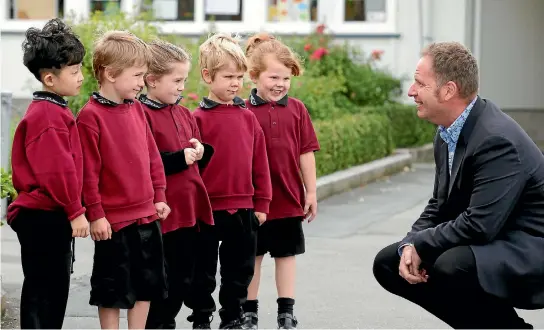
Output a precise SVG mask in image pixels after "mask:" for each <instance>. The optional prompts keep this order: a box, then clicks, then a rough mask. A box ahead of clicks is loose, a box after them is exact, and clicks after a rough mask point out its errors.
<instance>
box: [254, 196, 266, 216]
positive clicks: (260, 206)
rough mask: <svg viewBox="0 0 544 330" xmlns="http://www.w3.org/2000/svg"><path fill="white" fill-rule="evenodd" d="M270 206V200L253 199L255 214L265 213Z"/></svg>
mask: <svg viewBox="0 0 544 330" xmlns="http://www.w3.org/2000/svg"><path fill="white" fill-rule="evenodd" d="M269 206H270V200H269V199H266V198H255V199H253V209H254V211H255V212H261V213H267V214H268V211H269V210H268V208H269Z"/></svg>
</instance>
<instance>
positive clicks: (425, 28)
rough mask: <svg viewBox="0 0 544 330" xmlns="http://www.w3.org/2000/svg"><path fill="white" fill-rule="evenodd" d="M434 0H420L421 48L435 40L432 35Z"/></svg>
mask: <svg viewBox="0 0 544 330" xmlns="http://www.w3.org/2000/svg"><path fill="white" fill-rule="evenodd" d="M433 3H434V2H433V0H418V7H419V46H420V47H419V48H420V49H423V48H424V47H425V46H426V45H427V44H429V43H431V42H433V41H434V38H433V37H432V35H431V33H432V27H433V8H434V6H433Z"/></svg>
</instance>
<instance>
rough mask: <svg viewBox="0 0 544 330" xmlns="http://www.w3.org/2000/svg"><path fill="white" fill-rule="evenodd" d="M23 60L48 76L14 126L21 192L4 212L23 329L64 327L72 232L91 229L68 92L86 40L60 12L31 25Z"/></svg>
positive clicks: (73, 91) (75, 89) (74, 85)
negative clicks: (17, 262) (14, 243)
mask: <svg viewBox="0 0 544 330" xmlns="http://www.w3.org/2000/svg"><path fill="white" fill-rule="evenodd" d="M23 51H24V55H23V62H24V64H25V66H26V67H27V68H28V70H29V71H30V72H31V73H32V74H33V75H34V76H35V77H36V79H38V80H39V81H40V82H41V83H42V84H43V91H39V92H35V93H34V95H33V99H32V102H31V103H30V106H29V107H28V110H27V111H26V113H25V115H24V117H23V119H22V120H21V122H20V123H19V125H18V126H17V129H16V130H15V136H14V137H13V148H12V156H11V165H12V175H13V186H14V188H15V189H16V190H17V193H18V197H17V198H16V199H15V201H14V202H13V203H12V204H10V206H9V208H8V214H7V218H8V219H7V220H8V223H9V224H10V225H11V227H12V228H13V230H14V231H15V232H16V233H17V237H18V239H19V243H20V244H21V264H22V266H23V274H24V281H23V289H22V293H21V310H20V313H21V317H20V322H21V323H20V325H21V329H51V328H53V329H60V328H61V327H62V324H63V321H64V314H65V312H66V302H67V301H68V292H69V288H70V266H71V262H73V245H72V246H71V244H70V243H71V242H72V243H74V241H73V237H87V236H88V235H89V223H88V222H87V219H86V218H85V208H84V207H83V206H82V203H81V189H82V172H83V162H82V156H81V146H80V144H79V135H78V133H77V127H76V123H75V120H74V116H73V114H72V112H71V111H70V109H68V107H67V103H66V101H65V100H64V98H63V97H64V96H74V95H77V94H79V89H80V87H81V83H82V82H83V74H82V73H81V62H82V61H83V57H84V56H85V48H84V47H83V45H82V44H81V42H80V41H79V39H78V38H77V36H76V35H75V34H74V33H73V32H72V31H71V30H70V28H69V27H68V26H66V25H65V24H64V23H63V22H62V21H61V20H59V19H53V20H50V21H49V22H47V23H46V24H45V26H44V28H43V29H42V30H39V29H36V28H30V29H28V30H27V31H26V38H25V41H24V42H23Z"/></svg>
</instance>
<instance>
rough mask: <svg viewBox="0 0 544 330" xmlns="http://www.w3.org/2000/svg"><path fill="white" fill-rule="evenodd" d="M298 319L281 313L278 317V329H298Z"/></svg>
mask: <svg viewBox="0 0 544 330" xmlns="http://www.w3.org/2000/svg"><path fill="white" fill-rule="evenodd" d="M297 323H298V321H297V319H296V318H295V316H294V315H293V314H290V313H281V314H280V315H278V329H296V328H297Z"/></svg>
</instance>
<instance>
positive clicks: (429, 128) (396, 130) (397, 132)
mask: <svg viewBox="0 0 544 330" xmlns="http://www.w3.org/2000/svg"><path fill="white" fill-rule="evenodd" d="M364 112H365V113H369V114H370V113H372V114H375V113H377V114H382V115H385V116H387V117H388V118H389V122H390V125H391V132H392V138H393V144H394V145H395V148H408V147H417V146H421V145H424V144H426V143H431V142H432V141H433V138H434V136H435V134H436V129H437V127H436V125H433V124H431V123H429V122H427V121H426V120H423V119H420V118H419V117H418V116H417V109H416V107H415V106H412V105H405V104H399V103H391V104H387V105H384V106H381V107H372V108H365V109H364Z"/></svg>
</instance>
